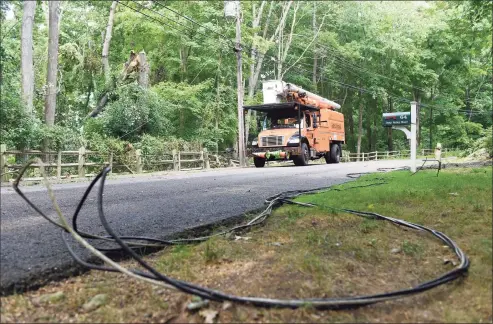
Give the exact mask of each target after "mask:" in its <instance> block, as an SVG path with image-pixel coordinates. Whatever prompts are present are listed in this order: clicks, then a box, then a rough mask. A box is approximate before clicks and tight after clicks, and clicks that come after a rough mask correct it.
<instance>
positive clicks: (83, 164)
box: [0, 144, 447, 182]
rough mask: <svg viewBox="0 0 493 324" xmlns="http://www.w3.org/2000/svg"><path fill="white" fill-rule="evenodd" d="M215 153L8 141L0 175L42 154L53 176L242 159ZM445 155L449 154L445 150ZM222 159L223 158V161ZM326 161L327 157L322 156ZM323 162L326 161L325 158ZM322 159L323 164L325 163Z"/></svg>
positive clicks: (35, 167) (404, 154) (364, 156)
mask: <svg viewBox="0 0 493 324" xmlns="http://www.w3.org/2000/svg"><path fill="white" fill-rule="evenodd" d="M215 153H216V154H211V153H210V152H208V151H207V149H205V148H204V149H202V150H198V151H195V152H189V151H178V150H173V151H171V152H169V153H164V154H161V155H145V154H142V151H141V150H140V149H137V150H132V151H130V152H127V153H126V154H125V156H124V158H122V156H121V155H119V156H115V155H114V154H113V153H112V152H108V153H103V152H96V151H90V150H86V149H85V148H84V147H81V148H80V149H79V150H78V151H49V152H45V151H37V150H22V151H20V150H8V149H7V148H6V145H5V144H0V176H1V182H8V181H10V180H11V179H14V178H15V177H16V176H17V174H18V172H19V170H20V169H21V168H22V167H23V165H24V164H25V163H26V162H27V161H28V160H30V159H31V158H33V157H39V158H41V159H42V160H43V161H44V162H43V164H44V165H45V168H46V172H47V174H48V176H49V177H50V178H52V179H57V180H60V179H67V178H86V177H93V176H94V175H95V173H97V172H99V170H101V168H103V167H104V166H109V167H111V169H112V172H114V173H132V174H139V173H143V172H153V171H162V170H163V169H164V170H174V171H189V170H202V169H209V168H211V167H214V168H217V167H229V166H237V165H238V164H239V162H238V161H237V160H236V159H235V157H234V153H231V152H228V153H225V152H221V153H224V154H221V153H220V152H215ZM419 153H420V154H421V156H429V155H433V154H434V150H429V149H422V150H419V151H418V155H419ZM443 153H444V154H442V156H444V155H446V154H447V149H444V150H443ZM409 156H410V151H409V150H401V151H382V152H378V151H375V152H368V153H366V152H365V153H359V154H358V153H349V152H347V151H343V155H342V159H341V162H355V161H377V160H387V159H403V158H409ZM220 160H221V161H220ZM321 160H323V159H321ZM322 162H323V161H322ZM322 162H320V163H322ZM39 167H40V165H39V164H37V163H34V164H31V165H30V166H29V170H28V173H27V174H26V176H25V178H24V180H26V181H30V180H31V181H36V180H37V181H39V180H41V179H42V178H41V174H40V172H39Z"/></svg>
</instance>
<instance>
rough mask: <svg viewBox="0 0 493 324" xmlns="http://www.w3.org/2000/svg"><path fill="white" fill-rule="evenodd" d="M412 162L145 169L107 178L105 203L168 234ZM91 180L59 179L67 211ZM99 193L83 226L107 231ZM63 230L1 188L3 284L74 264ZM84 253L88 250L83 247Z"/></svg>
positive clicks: (119, 227) (42, 196) (36, 190)
mask: <svg viewBox="0 0 493 324" xmlns="http://www.w3.org/2000/svg"><path fill="white" fill-rule="evenodd" d="M406 163H407V161H378V162H376V161H372V162H353V163H341V164H330V165H310V166H307V167H294V166H290V165H289V166H281V167H266V168H262V169H255V168H248V169H234V168H231V169H220V170H211V171H208V172H198V173H184V172H182V173H176V172H175V173H170V174H166V175H141V176H136V177H122V178H118V179H112V180H108V181H107V185H106V188H105V196H104V199H105V201H104V203H105V205H104V207H105V212H106V215H107V217H108V219H109V222H110V223H111V225H112V226H113V228H114V229H115V230H116V231H117V232H118V233H120V234H122V235H125V234H126V235H145V236H154V237H165V236H167V235H170V234H173V233H177V232H179V231H182V230H184V229H187V228H192V227H196V226H200V225H206V224H210V223H214V222H217V221H219V220H225V219H228V218H230V217H233V216H238V215H241V214H243V213H245V212H247V211H249V210H253V209H257V208H260V207H262V206H263V203H264V199H265V198H266V197H268V196H271V195H274V194H277V193H279V192H282V191H286V190H293V189H313V188H318V187H323V186H329V185H333V184H338V183H342V182H345V181H348V180H349V179H348V178H347V177H346V174H347V173H349V172H368V171H376V170H377V168H379V167H400V166H404V165H406ZM87 185H88V183H72V184H60V185H55V186H54V189H55V194H56V196H57V200H58V202H59V204H60V206H61V208H62V210H63V211H64V212H65V213H66V214H67V215H71V214H72V213H73V211H74V209H75V207H76V205H77V203H78V199H80V197H81V196H82V193H83V191H84V190H85V188H86V187H87ZM24 191H25V192H26V193H27V195H28V197H30V198H31V199H32V201H33V202H34V203H35V204H37V205H38V206H39V207H41V209H42V210H43V211H45V213H47V214H48V215H51V216H53V217H54V218H55V217H56V216H55V212H54V210H53V208H52V207H51V204H50V202H49V198H48V196H47V194H46V191H45V189H44V187H42V186H27V187H24ZM95 199H96V196H95V194H94V193H93V194H91V195H90V197H89V200H88V204H87V206H86V207H84V209H83V210H82V212H81V215H80V219H81V222H80V224H81V225H80V229H81V230H85V231H87V232H91V233H99V234H103V233H104V231H103V228H102V227H101V225H99V222H98V218H97V212H96V204H95V201H96V200H95ZM59 232H60V231H59V230H58V229H56V228H55V227H54V226H52V225H51V224H48V223H47V222H46V221H45V220H44V219H42V218H41V217H39V216H37V215H36V214H35V212H34V211H33V210H32V209H31V208H30V207H29V206H28V205H27V204H26V203H25V202H24V201H23V200H22V199H21V198H20V197H19V196H18V195H17V194H16V193H15V192H14V191H13V190H12V188H10V187H5V188H1V238H0V242H1V247H0V256H1V260H0V261H1V262H0V264H1V277H0V285H1V286H0V288H1V291H3V292H4V293H5V292H8V291H11V290H12V289H23V288H24V287H26V286H30V285H32V284H33V282H38V283H43V281H47V280H50V279H53V278H56V276H59V275H62V274H63V275H66V274H67V273H68V272H69V270H70V269H73V268H74V263H73V261H72V258H71V257H70V255H69V254H68V253H67V251H66V249H65V246H64V245H63V242H62V241H61V238H60V233H59ZM77 251H79V252H80V253H81V254H82V255H83V256H84V258H88V254H87V252H86V251H84V250H83V249H82V248H80V249H77Z"/></svg>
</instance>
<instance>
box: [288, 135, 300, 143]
mask: <svg viewBox="0 0 493 324" xmlns="http://www.w3.org/2000/svg"><path fill="white" fill-rule="evenodd" d="M299 143H300V137H299V136H298V135H293V136H291V137H290V138H289V140H288V144H299Z"/></svg>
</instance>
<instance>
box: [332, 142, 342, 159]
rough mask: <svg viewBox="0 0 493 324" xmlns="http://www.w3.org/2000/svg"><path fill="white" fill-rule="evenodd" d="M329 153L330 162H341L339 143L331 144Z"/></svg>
mask: <svg viewBox="0 0 493 324" xmlns="http://www.w3.org/2000/svg"><path fill="white" fill-rule="evenodd" d="M329 154H330V163H339V161H340V160H341V151H340V147H339V144H335V143H333V144H332V145H331V146H330V152H329Z"/></svg>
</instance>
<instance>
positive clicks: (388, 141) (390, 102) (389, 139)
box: [387, 97, 394, 151]
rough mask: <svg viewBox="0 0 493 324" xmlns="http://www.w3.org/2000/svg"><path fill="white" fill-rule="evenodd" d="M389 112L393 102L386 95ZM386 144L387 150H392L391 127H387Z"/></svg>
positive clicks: (392, 109) (392, 107) (391, 110)
mask: <svg viewBox="0 0 493 324" xmlns="http://www.w3.org/2000/svg"><path fill="white" fill-rule="evenodd" d="M388 105H389V107H388V108H389V112H393V111H394V103H393V102H392V97H388ZM387 146H388V150H389V151H393V150H394V143H393V141H392V127H387Z"/></svg>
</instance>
